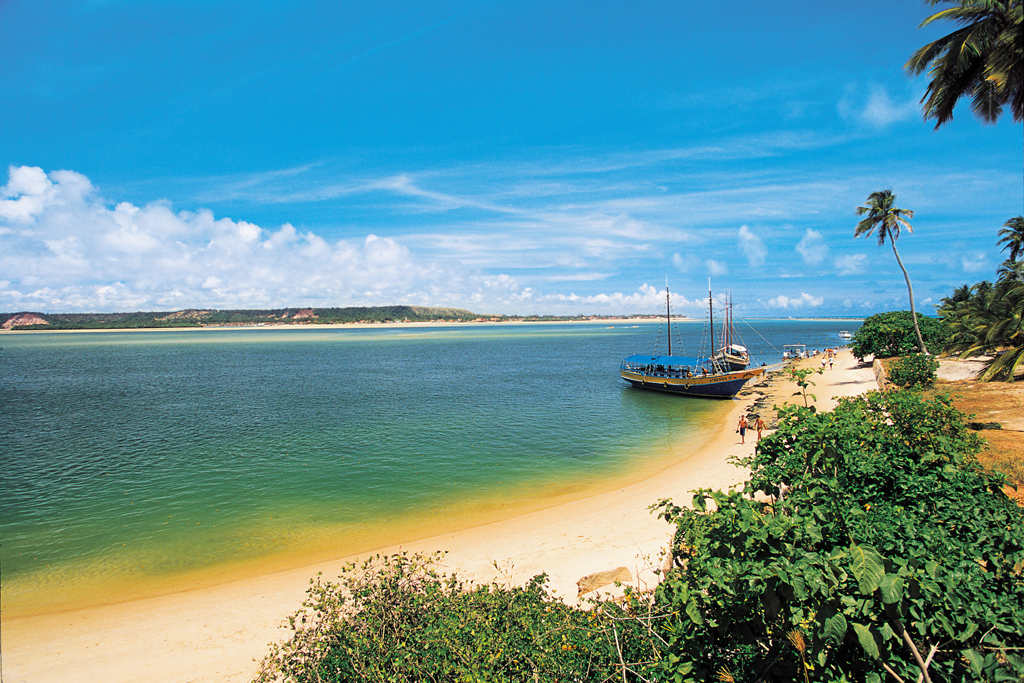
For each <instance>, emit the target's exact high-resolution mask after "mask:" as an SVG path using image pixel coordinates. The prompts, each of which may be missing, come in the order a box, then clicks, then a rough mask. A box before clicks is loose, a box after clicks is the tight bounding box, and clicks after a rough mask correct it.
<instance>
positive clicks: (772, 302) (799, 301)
mask: <svg viewBox="0 0 1024 683" xmlns="http://www.w3.org/2000/svg"><path fill="white" fill-rule="evenodd" d="M823 303H825V297H823V296H811V295H810V294H808V293H807V292H801V294H800V296H798V297H788V296H786V295H785V294H780V295H778V296H777V297H775V298H774V299H769V300H768V305H769V306H771V307H772V308H803V307H804V306H807V307H808V308H817V307H818V306H821V305H822V304H823Z"/></svg>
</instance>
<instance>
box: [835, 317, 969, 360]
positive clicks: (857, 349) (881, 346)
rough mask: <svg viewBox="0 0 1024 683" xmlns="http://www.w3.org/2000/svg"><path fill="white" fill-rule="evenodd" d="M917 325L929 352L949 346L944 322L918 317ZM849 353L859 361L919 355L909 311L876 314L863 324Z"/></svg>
mask: <svg viewBox="0 0 1024 683" xmlns="http://www.w3.org/2000/svg"><path fill="white" fill-rule="evenodd" d="M917 325H918V327H920V328H921V336H922V337H923V338H924V344H925V346H927V347H928V348H929V349H933V350H937V349H941V348H943V347H944V346H945V345H946V342H947V340H948V339H949V335H950V331H949V327H948V325H947V324H946V323H945V322H944V321H943V320H941V319H939V318H926V317H925V316H923V315H921V314H920V313H918V314H917ZM850 349H851V350H852V351H853V355H855V356H857V358H859V359H860V360H864V359H865V358H867V357H868V356H874V357H875V358H893V357H895V356H905V355H907V354H910V353H915V352H918V351H920V349H919V348H918V347H917V335H916V334H915V333H914V319H913V318H912V317H911V315H910V311H890V312H888V313H876V314H875V315H872V316H869V317H867V318H865V319H864V324H863V325H861V327H860V329H859V330H857V331H856V332H855V333H854V335H853V340H852V341H851V342H850Z"/></svg>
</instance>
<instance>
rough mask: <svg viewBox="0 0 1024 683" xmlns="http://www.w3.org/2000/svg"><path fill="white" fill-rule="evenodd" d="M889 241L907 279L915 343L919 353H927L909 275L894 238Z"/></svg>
mask: <svg viewBox="0 0 1024 683" xmlns="http://www.w3.org/2000/svg"><path fill="white" fill-rule="evenodd" d="M889 243H890V244H891V245H892V253H894V254H896V263H898V264H899V265H900V270H902V271H903V279H904V280H906V281H907V292H909V294H910V317H911V318H912V319H913V321H914V332H915V333H916V334H917V344H918V346H919V347H920V348H921V353H923V354H925V355H927V354H928V349H926V348H925V347H924V337H922V336H921V328H920V327H918V325H917V310H916V309H915V308H914V288H913V287H912V286H911V285H910V276H909V275H907V269H906V268H904V267H903V261H902V260H901V259H900V252H898V251H896V240H894V239H890V240H889Z"/></svg>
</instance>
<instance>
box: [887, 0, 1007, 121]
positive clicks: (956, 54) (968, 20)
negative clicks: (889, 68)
mask: <svg viewBox="0 0 1024 683" xmlns="http://www.w3.org/2000/svg"><path fill="white" fill-rule="evenodd" d="M927 1H928V2H929V3H930V4H931V5H937V4H939V3H940V2H942V3H945V4H952V5H953V6H952V7H947V8H946V9H944V10H942V11H941V12H937V13H935V14H933V15H932V16H930V17H928V18H927V19H925V20H924V21H923V22H921V25H920V26H919V27H918V28H922V27H924V26H927V25H929V24H931V23H932V22H935V21H938V20H940V19H944V20H947V21H952V22H953V23H955V24H958V25H959V26H960V28H958V29H957V30H955V31H953V32H952V33H950V34H949V35H947V36H944V37H942V38H939V39H938V40H936V41H934V42H931V43H928V44H927V45H925V46H924V47H922V48H920V49H919V50H917V51H916V52H915V53H914V54H913V55H911V57H910V60H909V61H907V63H906V65H904V67H903V68H904V69H906V70H907V72H908V73H909V74H911V75H914V76H917V75H920V74H921V73H922V72H924V71H925V70H927V71H928V76H929V78H930V79H931V80H930V82H929V83H928V89H927V91H925V94H924V97H923V98H921V104H922V105H923V108H924V118H925V120H926V121H927V120H929V119H935V122H936V123H935V127H936V128H938V127H939V126H941V125H943V124H944V123H946V122H948V121H950V120H952V118H953V107H954V106H955V105H956V103H957V101H958V100H959V99H960V98H961V97H970V98H971V109H972V110H973V111H974V113H975V114H976V115H977V116H978V117H979V118H981V119H982V120H983V121H985V122H986V123H994V122H995V121H996V119H998V118H999V116H1000V115H1001V114H1002V112H1003V107H1004V106H1005V105H1007V104H1008V105H1010V111H1011V112H1012V114H1013V120H1014V121H1021V120H1024V38H1022V32H1021V31H1022V28H1024V22H1022V16H1024V12H1022V4H1024V1H1022V0H927Z"/></svg>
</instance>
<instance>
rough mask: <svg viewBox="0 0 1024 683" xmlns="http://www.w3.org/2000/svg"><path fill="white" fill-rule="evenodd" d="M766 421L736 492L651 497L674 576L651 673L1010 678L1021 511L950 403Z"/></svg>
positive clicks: (1017, 652)
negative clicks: (982, 461)
mask: <svg viewBox="0 0 1024 683" xmlns="http://www.w3.org/2000/svg"><path fill="white" fill-rule="evenodd" d="M779 412H780V428H779V429H778V430H777V431H776V432H775V433H773V434H771V435H769V436H767V437H765V438H763V439H762V440H761V442H760V444H759V446H758V450H757V452H756V453H755V455H754V456H752V457H751V458H747V459H744V460H743V461H742V462H741V464H744V465H746V466H747V467H749V468H750V469H751V472H752V476H751V479H750V481H749V482H747V484H746V486H745V489H744V491H743V492H742V493H741V492H738V491H733V492H729V493H723V492H721V491H709V490H703V491H698V492H697V494H696V495H695V497H694V501H693V502H694V508H695V509H693V510H684V509H681V508H679V507H677V506H675V505H673V504H672V503H671V501H662V503H661V504H660V509H661V515H662V516H663V517H665V518H666V519H668V520H670V521H672V522H674V523H675V524H676V526H677V531H676V535H675V539H674V541H673V554H674V561H675V565H676V567H677V568H676V569H674V570H673V571H672V572H671V573H670V574H669V575H668V576H667V577H666V579H665V581H664V582H663V583H662V584H661V586H660V587H659V588H658V591H657V598H656V599H657V601H658V603H659V606H660V609H661V611H663V612H665V613H669V614H670V615H671V616H669V617H667V618H666V619H665V620H664V621H661V622H658V627H659V632H660V633H661V634H662V636H663V637H664V638H665V640H666V642H667V652H666V653H665V655H664V656H663V657H662V659H661V660H660V662H659V663H658V664H657V667H658V668H659V669H660V671H659V674H658V676H657V679H658V680H675V681H709V680H715V679H716V678H717V680H734V679H735V680H748V681H753V680H759V681H794V680H804V681H808V680H815V681H850V680H862V681H869V682H877V683H881V681H883V680H904V681H911V680H920V679H919V675H921V678H923V680H925V681H928V680H944V681H953V680H957V681H962V680H987V681H996V680H1017V679H1018V678H1019V677H1020V676H1022V675H1024V660H1022V658H1021V648H1022V647H1024V577H1022V570H1024V512H1022V510H1021V509H1020V508H1018V507H1017V506H1016V505H1015V504H1014V503H1013V502H1012V501H1010V500H1009V499H1008V498H1007V497H1006V496H1005V495H1004V494H1002V493H1001V492H1000V491H999V485H1000V483H1001V480H1000V479H999V478H998V477H996V476H990V475H987V474H986V473H984V472H983V471H982V470H981V469H980V468H979V467H978V466H977V464H976V463H975V461H974V455H975V454H976V453H977V451H978V450H979V448H980V444H981V442H980V440H979V439H978V437H977V436H976V435H975V434H973V433H971V432H970V431H969V430H968V429H967V428H966V427H965V426H964V421H963V415H962V414H960V413H959V412H958V411H956V409H955V408H953V407H952V404H951V402H950V401H949V399H948V397H945V396H940V397H937V398H935V399H932V400H926V399H924V398H922V397H921V395H920V394H917V393H912V392H904V391H897V392H890V393H886V394H881V393H873V394H869V395H868V396H866V397H862V398H856V399H846V400H844V401H843V402H841V403H840V405H839V406H838V407H837V408H836V409H835V410H834V411H833V412H831V413H816V412H813V411H812V410H810V409H808V408H804V407H803V406H795V407H791V408H783V409H780V411H779ZM783 491H785V495H784V496H782V497H781V498H780V497H779V496H780V495H781V494H782V493H783ZM758 494H760V499H755V498H754V496H755V495H758ZM765 496H767V500H765ZM708 501H711V502H712V503H713V504H714V506H713V511H708V510H709V509H710V508H712V506H711V505H708ZM897 676H898V678H896V677H897Z"/></svg>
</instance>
